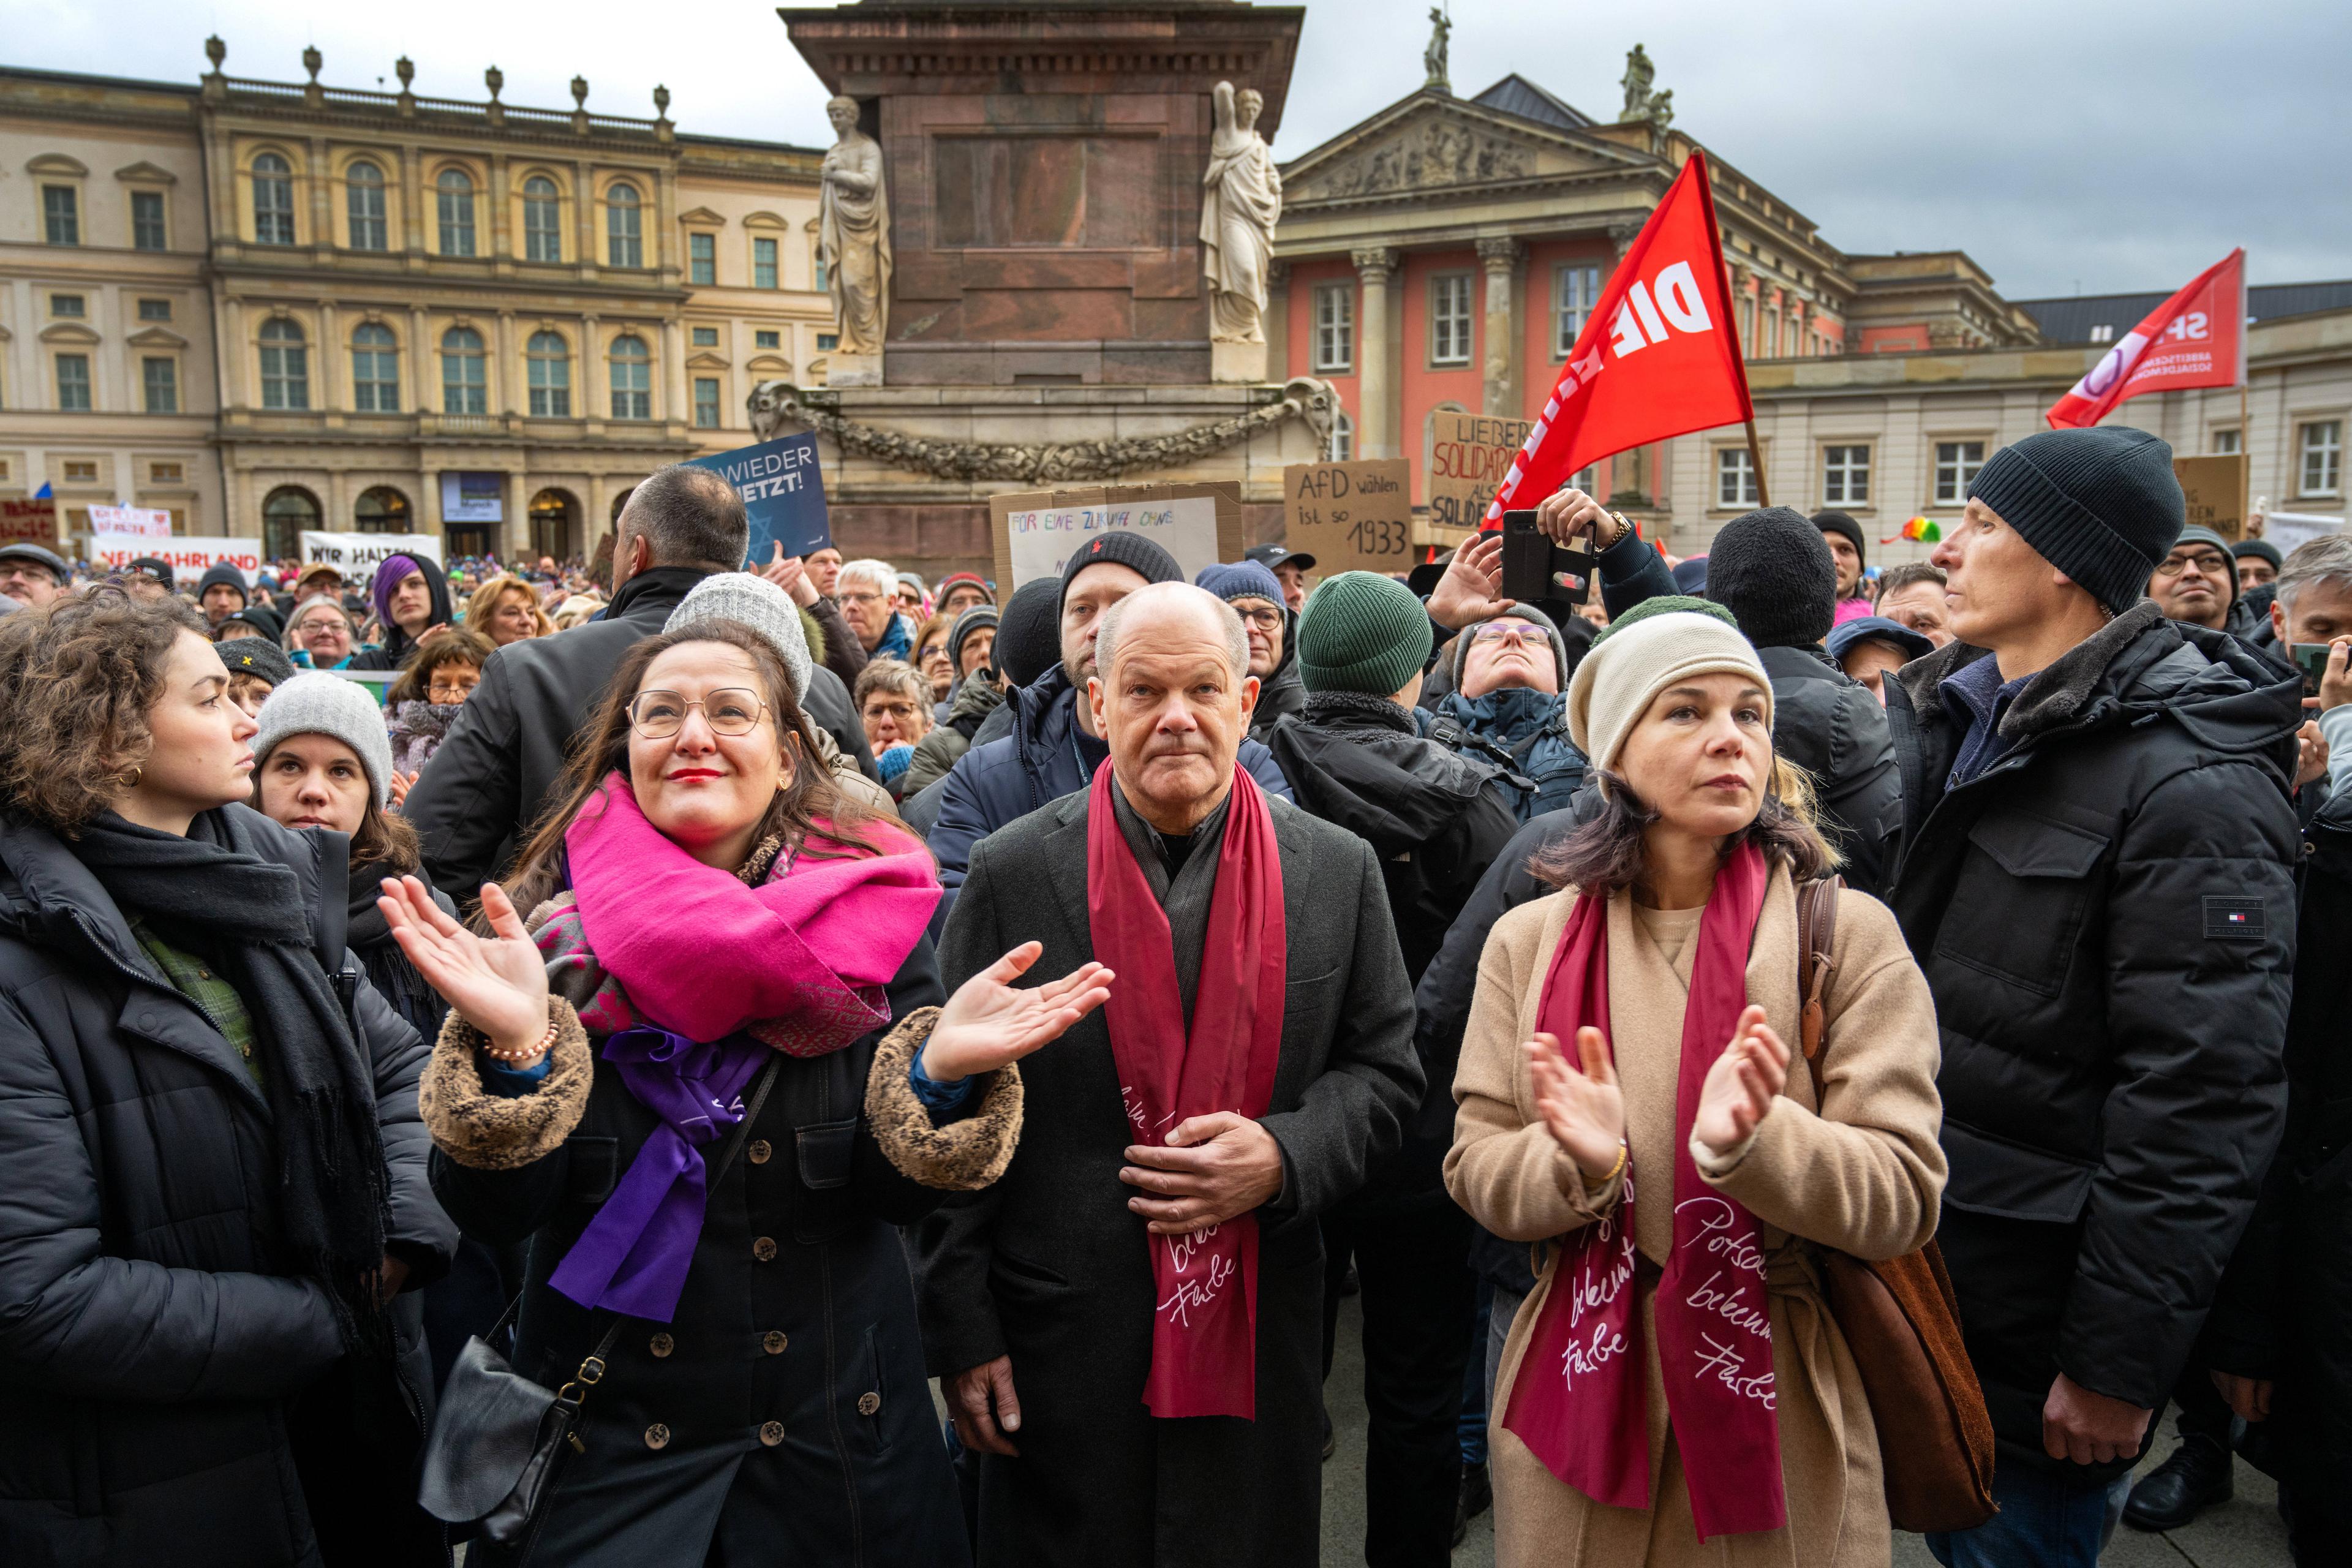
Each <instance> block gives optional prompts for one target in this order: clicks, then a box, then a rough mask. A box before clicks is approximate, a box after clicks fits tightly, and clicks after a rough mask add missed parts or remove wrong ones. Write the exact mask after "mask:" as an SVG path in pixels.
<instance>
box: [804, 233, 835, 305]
mask: <svg viewBox="0 0 2352 1568" xmlns="http://www.w3.org/2000/svg"><path fill="white" fill-rule="evenodd" d="M809 275H810V276H811V277H813V278H814V279H816V282H815V283H814V288H815V289H816V291H817V292H818V293H820V294H822V293H824V291H825V290H826V289H830V288H832V287H833V274H832V272H831V270H830V269H829V268H826V266H825V264H824V246H822V245H819V244H818V243H817V242H816V238H815V237H814V236H811V237H810V238H809Z"/></svg>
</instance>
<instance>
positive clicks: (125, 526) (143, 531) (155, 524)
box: [89, 506, 172, 539]
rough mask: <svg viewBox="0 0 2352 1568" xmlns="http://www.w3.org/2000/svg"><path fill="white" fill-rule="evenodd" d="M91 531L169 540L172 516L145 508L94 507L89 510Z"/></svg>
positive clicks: (166, 512) (168, 513) (165, 512)
mask: <svg viewBox="0 0 2352 1568" xmlns="http://www.w3.org/2000/svg"><path fill="white" fill-rule="evenodd" d="M89 531H91V532H92V533H112V534H120V535H125V536H131V537H136V538H139V539H169V538H171V537H172V514H171V513H170V512H168V511H156V510H152V509H151V508H148V507H143V506H94V507H92V508H90V509H89Z"/></svg>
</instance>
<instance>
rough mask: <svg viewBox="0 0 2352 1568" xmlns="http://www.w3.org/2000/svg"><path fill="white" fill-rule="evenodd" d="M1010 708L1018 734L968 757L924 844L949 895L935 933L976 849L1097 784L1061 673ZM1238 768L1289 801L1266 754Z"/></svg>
mask: <svg viewBox="0 0 2352 1568" xmlns="http://www.w3.org/2000/svg"><path fill="white" fill-rule="evenodd" d="M1006 706H1007V707H1008V708H1010V709H1011V710H1012V713H1013V721H1012V729H1013V732H1012V733H1011V734H1009V735H1006V736H1005V737H1004V738H1003V739H1002V740H997V741H991V742H987V743H986V744H984V745H975V746H974V747H972V749H971V751H969V752H965V753H964V754H963V759H962V760H961V762H959V763H956V764H955V768H954V770H953V771H952V772H950V773H949V774H948V777H947V784H946V786H945V788H944V789H943V790H942V792H941V794H940V803H939V818H938V820H937V821H936V822H934V823H933V824H932V826H931V829H930V832H929V835H928V837H927V842H929V845H930V848H931V854H932V856H933V857H934V858H937V859H938V861H939V863H940V886H942V887H944V888H945V889H947V896H946V897H945V898H944V899H942V900H940V913H939V915H938V916H937V917H936V919H935V921H934V925H935V927H936V926H937V925H938V924H939V923H940V922H943V921H945V920H946V918H947V911H948V910H950V909H952V908H953V907H954V904H955V896H956V894H957V892H958V891H959V890H961V888H962V887H963V876H964V869H965V868H966V867H968V866H969V865H970V864H971V847H972V846H973V845H975V844H977V843H979V842H980V841H981V840H982V839H983V838H985V837H988V836H989V835H990V834H992V833H993V832H995V831H996V830H997V829H998V828H1000V827H1003V826H1005V825H1006V824H1007V823H1010V822H1012V821H1013V820H1014V819H1015V818H1018V817H1023V816H1028V815H1029V814H1030V813H1031V812H1033V811H1037V810H1040V809H1042V808H1043V807H1045V806H1047V805H1052V804H1053V803H1054V802H1055V801H1057V800H1059V799H1061V798H1062V796H1064V795H1070V794H1073V793H1075V792H1076V791H1078V790H1082V789H1084V788H1086V787H1087V784H1089V783H1091V782H1092V781H1093V778H1094V769H1093V768H1091V767H1088V766H1087V765H1086V763H1085V761H1084V760H1083V758H1082V757H1081V755H1080V747H1079V742H1078V741H1077V739H1076V735H1077V731H1078V716H1077V715H1078V694H1077V691H1076V689H1075V688H1074V687H1072V686H1071V684H1070V678H1069V677H1068V676H1066V675H1065V674H1063V673H1062V667H1061V666H1060V665H1058V664H1057V665H1055V666H1054V667H1053V668H1051V669H1048V670H1047V671H1046V672H1045V674H1043V675H1041V676H1039V677H1038V678H1037V679H1036V680H1034V682H1032V683H1031V684H1029V685H1027V686H1024V687H1021V688H1018V689H1015V690H1014V692H1013V696H1012V698H1011V700H1010V701H1009V702H1008V703H1007V704H1006ZM1096 747H1097V750H1098V749H1099V742H1097V743H1096ZM1238 760H1239V761H1240V763H1241V765H1242V766H1243V767H1244V768H1246V769H1247V770H1249V775H1250V776H1251V777H1252V778H1254V779H1255V780H1257V782H1258V786H1259V787H1260V788H1262V789H1264V790H1265V792H1266V793H1267V794H1268V795H1279V796H1281V797H1282V798H1283V799H1284V800H1288V799H1290V798H1291V794H1290V784H1289V782H1288V781H1287V780H1286V779H1285V778H1284V777H1283V776H1282V771H1281V770H1280V769H1279V768H1277V767H1276V766H1275V765H1274V758H1273V756H1272V754H1271V753H1269V752H1267V751H1266V749H1265V747H1264V746H1262V745H1260V744H1259V743H1258V742H1255V741H1249V740H1244V742H1242V743H1241V752H1240V756H1239V759H1238Z"/></svg>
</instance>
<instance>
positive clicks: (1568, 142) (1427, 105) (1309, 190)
mask: <svg viewBox="0 0 2352 1568" xmlns="http://www.w3.org/2000/svg"><path fill="white" fill-rule="evenodd" d="M1654 163H1655V160H1654V159H1650V158H1647V157H1642V156H1637V155H1635V154H1633V153H1627V152H1625V151H1623V150H1622V149H1620V148H1617V147H1615V146H1612V145H1611V144H1609V143H1607V142H1601V141H1599V140H1598V139H1596V138H1593V137H1591V136H1588V135H1585V134H1583V133H1581V132H1574V131H1565V130H1559V129H1557V128H1554V127H1551V126H1548V125H1537V124H1532V123H1528V122H1527V121H1522V120H1519V119H1517V117H1514V116H1507V115H1504V114H1501V113H1498V112H1496V111H1493V110H1485V109H1482V108H1479V107H1477V106H1475V105H1469V104H1465V103H1463V102H1461V101H1459V100H1449V101H1446V102H1444V103H1438V102H1434V101H1432V100H1426V99H1419V100H1408V102H1407V103H1406V104H1405V105H1403V106H1402V107H1400V108H1399V109H1398V110H1395V111H1394V112H1393V113H1391V114H1390V115H1386V116H1381V115H1376V116H1374V117H1373V118H1372V120H1370V121H1367V122H1366V123H1365V124H1363V125H1361V126H1360V127H1358V128H1357V129H1356V130H1355V131H1353V132H1349V133H1347V134H1346V135H1343V136H1341V137H1339V139H1338V140H1337V141H1335V142H1330V143H1328V144H1326V145H1325V146H1323V147H1320V148H1318V149H1317V150H1315V151H1314V152H1312V153H1307V155H1306V156H1304V157H1302V158H1300V159H1299V160H1298V161H1297V163H1293V164H1290V165H1289V166H1288V167H1286V168H1285V169H1284V170H1283V172H1282V178H1283V188H1284V190H1285V192H1286V194H1287V195H1291V196H1294V197H1296V198H1297V200H1300V201H1344V200H1348V199H1349V198H1355V197H1364V196H1377V195H1390V194H1392V193H1395V192H1399V191H1412V190H1431V189H1437V190H1447V191H1451V190H1463V191H1464V193H1465V195H1466V194H1468V191H1467V187H1475V186H1478V185H1485V184H1496V183H1500V182H1503V181H1508V180H1524V179H1532V178H1536V177H1538V176H1543V175H1561V174H1582V173H1587V172H1594V173H1597V172H1600V171H1602V170H1606V169H1612V168H1632V167H1637V166H1654Z"/></svg>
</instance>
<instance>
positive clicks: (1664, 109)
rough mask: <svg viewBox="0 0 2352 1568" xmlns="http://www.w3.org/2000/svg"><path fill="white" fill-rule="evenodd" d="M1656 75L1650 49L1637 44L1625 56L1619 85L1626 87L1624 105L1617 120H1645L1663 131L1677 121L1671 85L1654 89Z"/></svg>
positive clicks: (1632, 121)
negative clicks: (1665, 89)
mask: <svg viewBox="0 0 2352 1568" xmlns="http://www.w3.org/2000/svg"><path fill="white" fill-rule="evenodd" d="M1657 79H1658V70H1657V68H1656V67H1655V66H1654V65H1652V64H1651V63H1650V53H1649V51H1648V50H1647V49H1644V48H1643V47H1642V46H1641V45H1639V44H1635V45H1634V46H1633V48H1632V49H1631V50H1630V51H1628V52H1627V54H1626V56H1625V74H1624V75H1623V76H1622V77H1621V78H1620V79H1618V85H1619V86H1621V87H1622V88H1623V89H1625V107H1624V109H1623V110H1620V111H1619V113H1618V116H1617V123H1618V124H1620V125H1639V124H1644V123H1646V124H1647V125H1649V126H1650V128H1651V129H1652V130H1654V131H1659V132H1663V131H1664V130H1665V128H1666V127H1667V126H1668V125H1670V124H1672V123H1674V118H1675V95H1674V93H1673V91H1672V90H1671V89H1669V90H1667V91H1665V92H1654V91H1652V90H1651V88H1652V86H1653V84H1654V83H1655V82H1656V81H1657Z"/></svg>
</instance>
